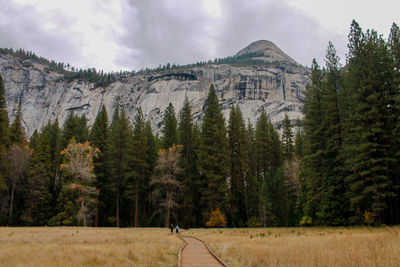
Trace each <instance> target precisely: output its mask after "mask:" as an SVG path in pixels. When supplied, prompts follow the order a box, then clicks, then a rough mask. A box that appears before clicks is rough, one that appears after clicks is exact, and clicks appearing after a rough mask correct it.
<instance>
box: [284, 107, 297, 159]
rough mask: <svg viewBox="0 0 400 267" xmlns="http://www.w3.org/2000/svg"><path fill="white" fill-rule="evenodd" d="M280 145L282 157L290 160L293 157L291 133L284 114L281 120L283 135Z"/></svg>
mask: <svg viewBox="0 0 400 267" xmlns="http://www.w3.org/2000/svg"><path fill="white" fill-rule="evenodd" d="M282 145H283V157H284V158H285V159H288V160H290V159H291V158H292V156H293V152H294V147H293V132H292V124H291V123H290V120H289V118H288V116H287V114H286V113H285V118H284V120H283V133H282Z"/></svg>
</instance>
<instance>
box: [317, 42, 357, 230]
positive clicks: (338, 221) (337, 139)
mask: <svg viewBox="0 0 400 267" xmlns="http://www.w3.org/2000/svg"><path fill="white" fill-rule="evenodd" d="M325 61H326V70H325V72H324V79H323V83H322V90H321V92H322V98H321V99H322V102H323V104H324V110H323V112H324V113H323V120H322V121H321V122H320V124H321V127H322V131H321V133H320V134H321V135H322V137H323V138H324V143H325V151H324V163H325V164H324V166H323V177H324V180H323V181H322V184H321V189H320V191H322V194H323V195H322V199H321V202H320V205H319V208H318V212H317V217H318V218H317V220H318V222H319V223H320V224H324V225H326V224H330V225H343V224H346V223H347V219H346V218H347V212H348V206H349V204H348V201H347V198H346V196H345V193H346V186H345V182H344V180H343V176H344V174H343V171H344V169H343V162H342V161H343V160H342V157H341V152H342V143H343V140H342V136H343V135H342V132H343V130H342V127H343V126H342V119H341V115H342V114H341V110H340V109H341V107H340V97H341V95H340V93H341V91H342V88H343V86H342V77H341V76H342V74H341V65H340V63H339V61H340V59H339V57H338V56H337V55H336V50H335V48H334V46H333V44H332V43H331V42H329V44H328V48H327V53H326V59H325Z"/></svg>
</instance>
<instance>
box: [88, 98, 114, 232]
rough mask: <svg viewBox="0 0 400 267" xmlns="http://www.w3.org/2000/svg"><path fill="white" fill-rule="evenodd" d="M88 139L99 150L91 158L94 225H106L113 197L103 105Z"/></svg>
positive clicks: (106, 124)
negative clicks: (95, 206) (95, 195)
mask: <svg viewBox="0 0 400 267" xmlns="http://www.w3.org/2000/svg"><path fill="white" fill-rule="evenodd" d="M90 141H91V142H92V145H93V146H94V147H95V148H97V149H98V150H99V152H98V153H97V155H96V157H94V158H93V164H94V173H95V177H96V179H95V180H96V181H95V183H96V188H97V190H99V199H98V205H99V206H98V209H97V214H96V218H95V224H94V225H95V226H97V225H101V226H104V225H107V219H108V218H109V217H111V216H112V214H111V213H110V211H112V210H113V208H112V206H113V205H112V204H113V199H112V197H111V195H112V194H111V181H110V154H109V153H110V147H109V142H110V129H109V125H108V115H107V110H106V107H105V106H104V105H103V106H102V108H101V111H100V112H99V114H98V115H97V117H96V119H95V121H94V123H93V126H92V129H91V131H90Z"/></svg>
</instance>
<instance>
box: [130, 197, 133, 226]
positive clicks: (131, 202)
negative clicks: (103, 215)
mask: <svg viewBox="0 0 400 267" xmlns="http://www.w3.org/2000/svg"><path fill="white" fill-rule="evenodd" d="M129 226H130V227H133V200H132V199H131V201H129Z"/></svg>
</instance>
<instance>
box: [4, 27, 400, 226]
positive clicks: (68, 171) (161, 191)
mask: <svg viewBox="0 0 400 267" xmlns="http://www.w3.org/2000/svg"><path fill="white" fill-rule="evenodd" d="M348 47H349V53H348V55H347V58H346V65H345V66H341V65H340V60H339V58H338V56H337V55H336V51H335V48H334V46H333V45H332V44H331V43H329V45H328V48H327V54H326V66H325V67H324V68H322V69H321V67H320V66H319V65H318V64H317V62H316V61H315V60H314V61H313V64H312V67H311V75H310V81H309V84H308V85H307V88H306V93H305V95H306V96H305V99H306V100H305V105H304V119H303V120H302V121H298V122H297V123H296V125H292V124H291V122H290V120H289V119H288V116H287V115H285V118H284V122H283V127H282V132H281V133H279V132H278V131H277V129H276V128H275V127H274V126H273V124H272V123H271V121H270V120H269V119H268V116H267V114H266V112H265V110H264V109H262V108H261V110H260V115H259V117H258V119H257V122H256V124H255V125H252V124H251V123H250V122H247V123H246V122H245V121H244V119H243V115H242V112H241V110H240V108H239V106H238V105H233V106H232V108H231V112H230V115H229V119H228V121H225V119H224V117H223V115H222V111H221V108H220V106H219V103H218V98H217V94H216V91H215V89H214V87H213V86H211V87H210V89H209V93H208V97H207V99H206V102H205V105H204V108H205V110H204V116H203V119H202V121H201V123H199V124H198V123H196V122H194V120H193V114H192V110H191V105H190V101H189V99H187V98H186V99H185V102H184V105H183V108H182V109H181V110H180V111H179V112H178V113H176V111H175V109H174V107H173V105H172V104H169V106H168V108H167V109H166V111H165V113H164V118H163V124H162V129H161V136H158V135H155V134H154V133H153V131H152V129H151V126H150V122H149V121H146V120H145V118H144V116H143V114H142V112H141V110H140V108H139V109H138V110H137V113H136V116H135V118H134V120H133V122H132V123H130V122H129V121H128V119H127V116H126V114H125V111H124V110H123V109H120V108H119V107H118V106H117V107H116V108H115V110H114V111H113V116H112V119H111V121H110V122H109V121H108V118H109V116H108V114H107V110H106V109H105V107H104V106H103V107H102V109H101V111H100V112H99V114H98V115H97V117H96V119H95V122H94V124H93V125H92V127H91V128H89V127H88V125H87V119H86V117H85V116H84V115H82V116H81V117H79V116H77V115H75V114H74V113H73V112H71V113H70V114H69V116H68V118H67V119H66V120H65V122H64V123H63V125H62V127H60V125H59V122H58V121H57V120H56V121H54V122H50V121H49V122H48V124H47V125H46V126H44V127H43V128H42V129H41V130H40V131H35V132H34V133H33V135H32V136H31V137H30V139H29V141H28V140H27V138H26V136H25V133H24V130H23V127H22V124H21V116H22V114H21V105H19V107H18V112H17V115H16V117H15V119H14V121H13V122H12V123H11V124H9V122H8V114H7V111H6V101H5V92H4V86H3V84H2V81H1V80H0V205H1V206H0V223H1V224H2V225H51V226H55V225H86V226H116V227H138V226H168V225H169V224H170V223H178V224H180V225H182V226H184V227H203V226H229V227H258V226H297V225H360V224H383V223H384V224H395V223H399V221H400V215H399V214H400V182H399V179H398V177H399V171H400V169H399V166H400V164H399V163H400V162H399V160H400V159H399V155H400V153H399V151H400V150H399V145H400V138H399V130H400V124H399V118H400V114H399V111H400V110H399V106H400V103H399V101H400V92H399V90H400V72H399V68H400V31H399V28H398V27H397V25H396V24H393V26H392V29H391V33H390V36H389V38H388V40H387V41H386V40H384V39H383V37H382V36H380V35H378V34H377V33H376V32H375V31H369V30H368V31H367V32H363V31H362V29H361V28H360V26H359V25H358V24H357V22H355V21H353V23H352V25H351V31H350V34H349V44H348Z"/></svg>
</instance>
